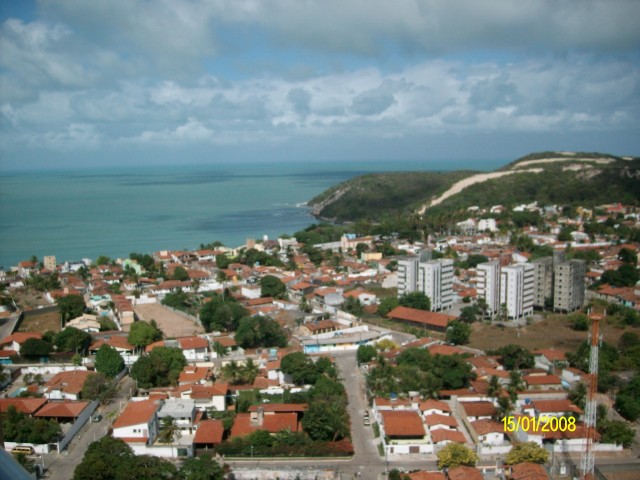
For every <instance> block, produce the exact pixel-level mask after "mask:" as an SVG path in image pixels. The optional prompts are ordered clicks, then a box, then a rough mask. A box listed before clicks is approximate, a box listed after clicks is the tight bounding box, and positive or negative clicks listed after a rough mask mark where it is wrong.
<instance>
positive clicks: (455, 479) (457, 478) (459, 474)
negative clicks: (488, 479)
mask: <svg viewBox="0 0 640 480" xmlns="http://www.w3.org/2000/svg"><path fill="white" fill-rule="evenodd" d="M447 475H448V477H449V480H484V477H483V476H482V472H481V471H480V470H478V469H477V468H475V467H466V466H459V467H453V468H450V469H449V470H448V472H447Z"/></svg>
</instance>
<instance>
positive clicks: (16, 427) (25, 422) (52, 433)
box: [2, 405, 62, 444]
mask: <svg viewBox="0 0 640 480" xmlns="http://www.w3.org/2000/svg"><path fill="white" fill-rule="evenodd" d="M2 429H3V432H4V440H5V441H7V442H17V443H36V444H37V443H53V442H57V441H58V440H59V439H60V437H61V435H62V430H61V429H60V425H59V424H58V422H56V421H55V420H44V419H40V418H39V419H34V418H32V417H30V416H28V415H26V414H24V413H22V412H19V411H18V410H16V408H15V407H14V406H13V405H10V406H9V407H8V408H7V411H6V413H5V414H4V415H3V418H2Z"/></svg>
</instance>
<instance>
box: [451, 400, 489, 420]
mask: <svg viewBox="0 0 640 480" xmlns="http://www.w3.org/2000/svg"><path fill="white" fill-rule="evenodd" d="M460 406H461V407H462V409H463V410H464V413H465V415H466V416H467V418H468V419H469V421H470V422H475V421H477V420H488V419H490V418H492V417H493V416H495V415H497V413H498V411H497V410H496V407H495V405H494V404H493V403H491V402H482V401H481V402H460Z"/></svg>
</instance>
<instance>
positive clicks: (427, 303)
mask: <svg viewBox="0 0 640 480" xmlns="http://www.w3.org/2000/svg"><path fill="white" fill-rule="evenodd" d="M398 303H399V304H400V305H402V306H403V307H408V308H416V309H418V310H431V299H430V298H429V297H428V296H426V295H425V294H424V293H422V292H410V293H405V294H404V295H402V296H401V297H400V298H399V299H398Z"/></svg>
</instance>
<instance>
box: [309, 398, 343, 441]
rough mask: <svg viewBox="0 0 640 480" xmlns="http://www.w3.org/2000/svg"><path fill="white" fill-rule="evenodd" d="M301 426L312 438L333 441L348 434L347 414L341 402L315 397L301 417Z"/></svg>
mask: <svg viewBox="0 0 640 480" xmlns="http://www.w3.org/2000/svg"><path fill="white" fill-rule="evenodd" d="M302 428H304V431H305V432H307V433H308V434H309V436H310V437H311V438H312V439H313V440H323V441H330V442H335V441H337V440H340V439H342V438H345V437H346V436H348V435H349V414H348V413H347V410H346V408H345V405H344V403H343V402H336V401H333V400H332V399H324V398H323V399H317V400H316V401H313V402H311V403H310V404H309V408H308V409H307V411H306V412H305V414H304V416H303V417H302Z"/></svg>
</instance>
